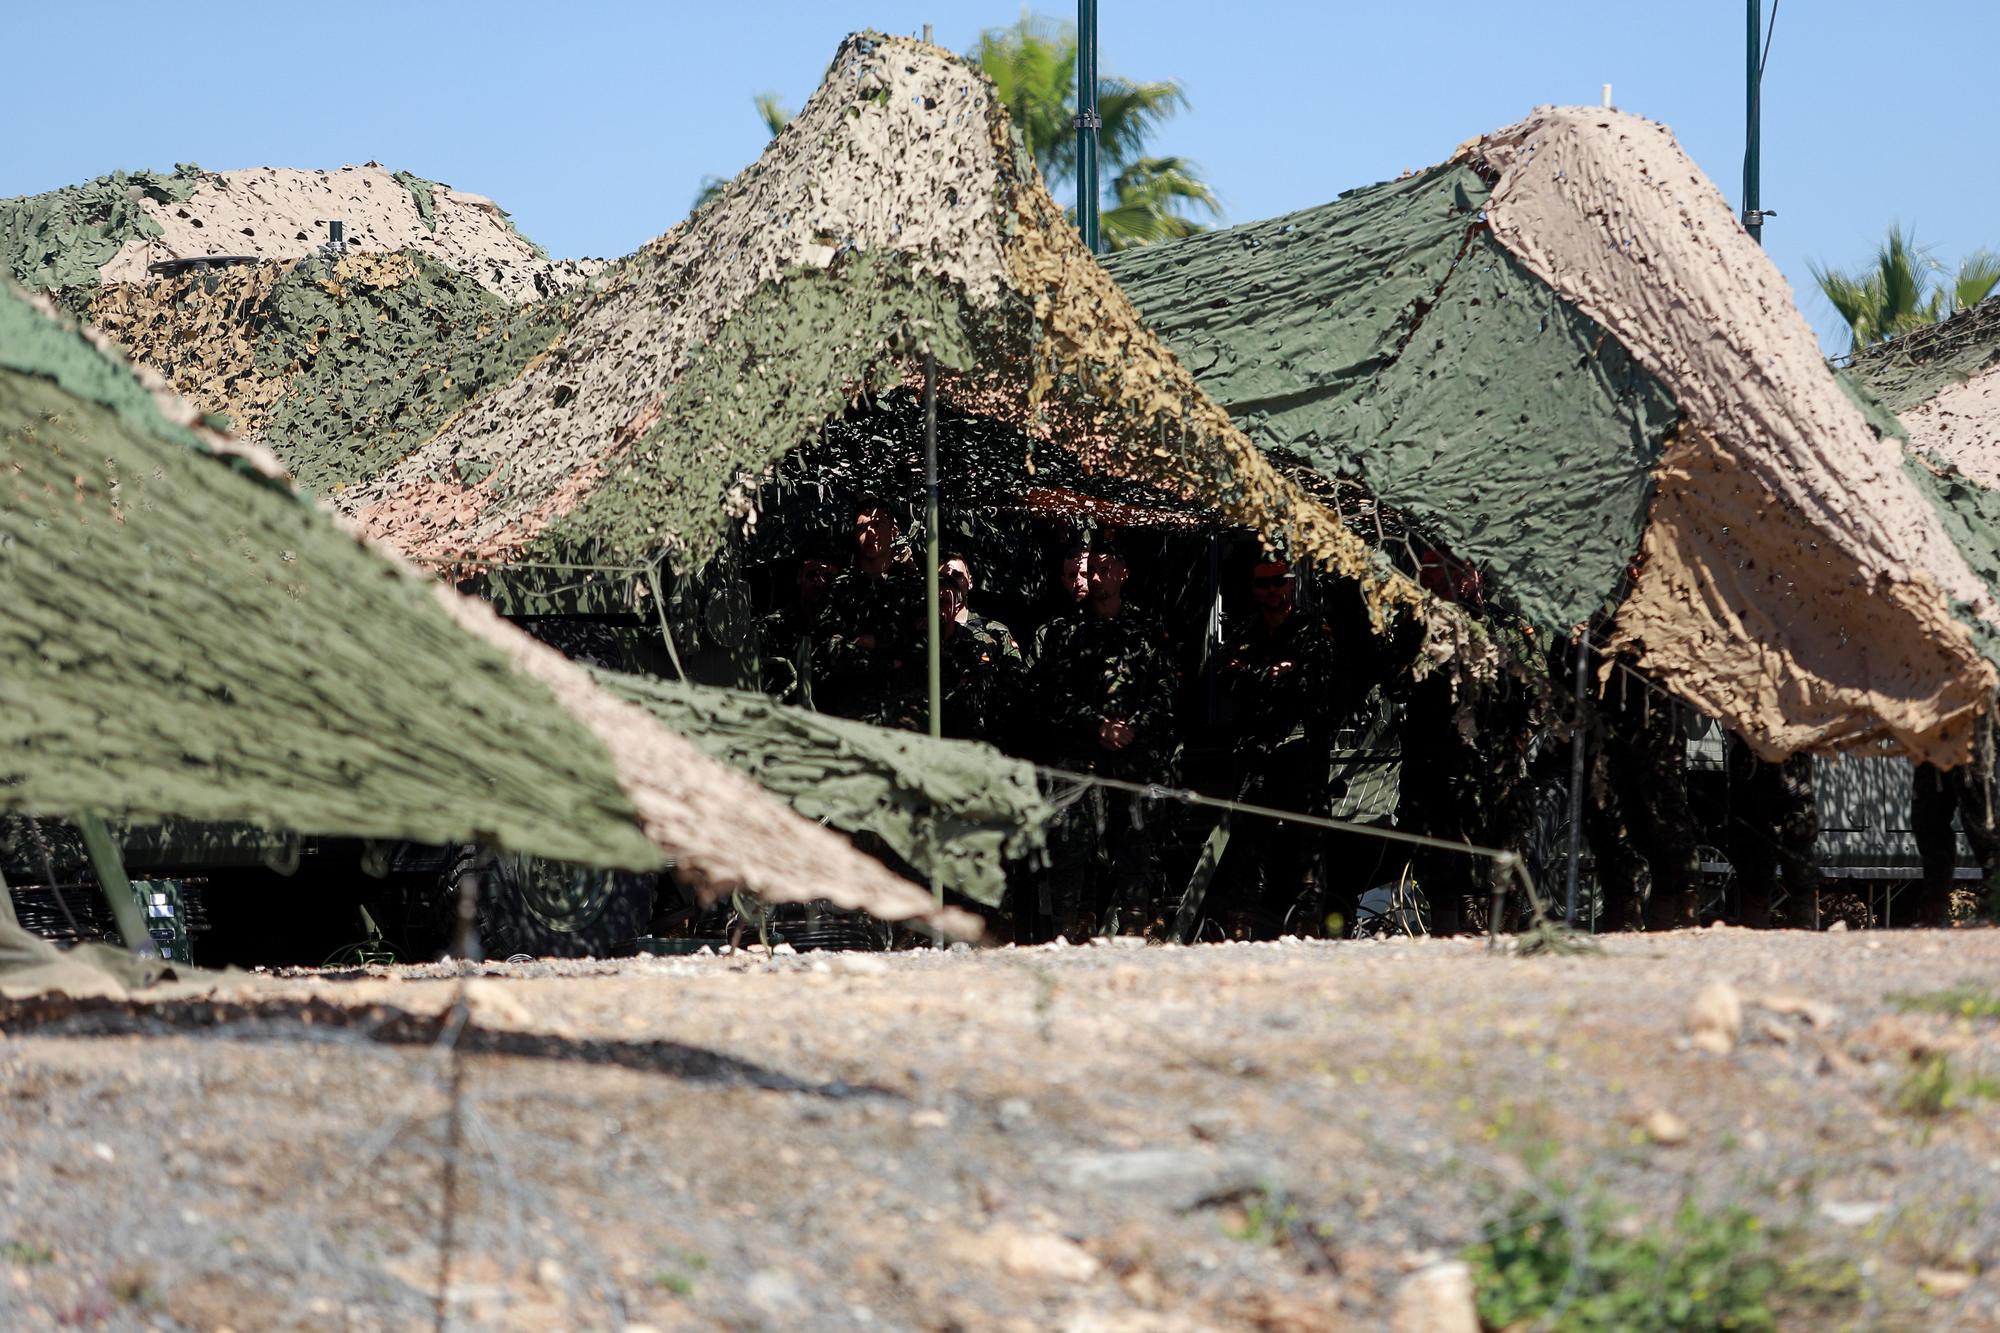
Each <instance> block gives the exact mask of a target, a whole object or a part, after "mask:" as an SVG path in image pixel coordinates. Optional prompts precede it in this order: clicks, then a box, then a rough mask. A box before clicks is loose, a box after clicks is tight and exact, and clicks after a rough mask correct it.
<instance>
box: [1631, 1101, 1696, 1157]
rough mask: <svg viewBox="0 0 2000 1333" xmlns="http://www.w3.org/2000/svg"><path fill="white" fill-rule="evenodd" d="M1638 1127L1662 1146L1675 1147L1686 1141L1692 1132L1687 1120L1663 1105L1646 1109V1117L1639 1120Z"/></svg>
mask: <svg viewBox="0 0 2000 1333" xmlns="http://www.w3.org/2000/svg"><path fill="white" fill-rule="evenodd" d="M1640 1127H1641V1128H1642V1129H1644V1130H1645V1131H1646V1137H1647V1138H1649V1139H1651V1140H1652V1141H1653V1142H1655V1143H1657V1144H1659V1145H1660V1146H1661V1147H1662V1148H1677V1147H1679V1146H1680V1145H1681V1144H1683V1143H1686V1142H1687V1141H1688V1136H1689V1134H1690V1133H1692V1131H1691V1130H1689V1128H1688V1122H1687V1121H1685V1120H1683V1119H1681V1118H1680V1117H1679V1116H1677V1115H1675V1114H1674V1113H1673V1112H1672V1111H1669V1110H1667V1109H1666V1108H1665V1107H1664V1106H1656V1107H1654V1108H1653V1109H1652V1110H1650V1111H1648V1112H1647V1113H1646V1118H1645V1119H1644V1120H1642V1121H1641V1122H1640Z"/></svg>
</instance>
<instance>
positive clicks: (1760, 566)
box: [1108, 108, 2000, 762]
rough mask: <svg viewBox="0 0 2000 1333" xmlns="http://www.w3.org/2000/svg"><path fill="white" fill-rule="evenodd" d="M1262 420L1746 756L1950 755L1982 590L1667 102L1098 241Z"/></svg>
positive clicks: (1140, 294) (1264, 439)
mask: <svg viewBox="0 0 2000 1333" xmlns="http://www.w3.org/2000/svg"><path fill="white" fill-rule="evenodd" d="M1108 266H1109V267H1110V269H1111V271H1112V273H1113V274H1114V276H1115V277H1116V278H1117V279H1118V280H1119V282H1120V283H1121V285H1123V286H1124V288H1125V290H1126V291H1127V292H1128V293H1129V294H1130V295H1131V296H1132V298H1133V300H1134V302H1135V303H1136V304H1137V306H1138V307H1139V309H1140V310H1141V312H1142V313H1143V314H1144V315H1145V316H1146V318H1147V319H1148V320H1149V322H1150V323H1151V324H1152V326H1153V327H1155V328H1157V329H1159V330H1160V331H1161V332H1162V334H1163V335H1164V336H1165V337H1166V338H1167V339H1168V341H1169V342H1170V343H1171V344H1172V345H1173V347H1174V349H1175V350H1176V351H1177V352H1178V353H1179V354H1180V356H1181V358H1182V359H1183V361H1184V362H1185V363H1186V364H1187V365H1188V366H1189V368H1190V369H1192V370H1193V371H1194V373H1195V374H1196V376H1197V377H1198V378H1199V379H1200V380H1201V382H1202V384H1203V386H1204V387H1206V388H1207V389H1208V390H1209V391H1210V392H1211V393H1213V394H1214V395H1215V397H1216V398H1217V399H1219V400H1220V401H1221V402H1222V403H1223V404H1224V405H1225V406H1226V407H1228V408H1229V410H1230V412H1231V414H1232V415H1233V416H1234V417H1235V418H1236V419H1237V421H1238V422H1239V424H1241V425H1242V426H1243V427H1244V428H1245V429H1246V430H1247V431H1248V432H1249V433H1250V435H1251V437H1252V438H1253V439H1254V440H1256V441H1257V442H1258V443H1259V444H1260V445H1263V446H1264V447H1266V448H1268V449H1272V450H1277V451H1285V452H1288V453H1291V454H1294V455H1296V456H1298V457H1301V458H1303V459H1304V460H1306V461H1307V462H1309V463H1310V464H1312V465H1313V466H1314V467H1316V468H1318V469H1320V470H1322V471H1325V472H1328V473H1334V474H1340V475H1350V476H1358V477H1360V478H1361V479H1363V480H1364V481H1365V482H1366V483H1367V484H1368V485H1369V486H1370V488H1371V489H1373V490H1374V491H1375V493H1376V494H1378V495H1379V496H1381V498H1382V499H1383V501H1384V502H1385V503H1389V504H1393V505H1397V506H1400V507H1402V508H1403V509H1405V510H1406V511H1408V512H1410V513H1411V514H1412V515H1413V516H1415V517H1416V518H1417V519H1419V520H1420V521H1421V522H1423V523H1425V524H1426V525H1428V526H1430V527H1431V528H1433V529H1434V530H1436V531H1437V532H1438V533H1439V535H1440V536H1441V537H1443V538H1444V539H1445V540H1446V541H1447V542H1448V543H1449V544H1450V546H1451V548H1452V550H1453V551H1454V553H1455V554H1457V555H1459V556H1461V557H1464V558H1466V559H1469V560H1472V561H1474V562H1475V563H1477V564H1479V565H1480V566H1482V567H1483V568H1484V569H1486V570H1487V571H1488V572H1489V573H1490V574H1492V575H1493V576H1495V577H1496V578H1497V580H1498V581H1499V582H1500V584H1501V585H1502V586H1503V587H1504V588H1505V590H1506V591H1507V592H1508V593H1510V594H1511V595H1512V597H1513V598H1514V599H1515V600H1516V601H1517V602H1518V603H1519V604H1520V606H1521V608H1522V610H1523V612H1524V613H1525V614H1527V615H1528V616H1529V617H1530V618H1531V619H1532V620H1534V621H1537V622H1539V623H1541V624H1542V625H1544V626H1547V627H1549V628H1552V629H1553V628H1567V627H1569V626H1573V625H1575V624H1578V623H1580V622H1582V621H1583V620H1585V619H1586V618H1588V617H1590V616H1591V615H1593V614H1595V613H1598V612H1600V611H1608V610H1610V609H1612V608H1616V614H1615V619H1614V620H1612V622H1611V631H1610V637H1611V638H1612V639H1613V640H1614V641H1615V642H1616V643H1617V644H1618V645H1619V646H1620V647H1622V648H1623V649H1624V650H1626V651H1628V652H1629V653H1631V654H1632V655H1633V656H1635V657H1636V658H1637V660H1638V661H1639V663H1640V665H1641V666H1642V668H1644V669H1645V670H1646V671H1648V672H1649V673H1650V674H1651V675H1652V676H1654V677H1655V678H1656V679H1658V680H1659V681H1661V682H1662V683H1663V684H1664V685H1666V686H1667V687H1668V688H1670V689H1672V690H1674V691H1675V692H1676V693H1678V694H1680V695H1681V696H1682V697H1684V698H1686V699H1687V700H1689V701H1690V702H1692V703H1694V704H1695V705H1696V706H1698V707H1700V708H1701V709H1702V710H1704V711H1706V712H1708V713H1711V714H1713V715H1715V716H1718V717H1720V718H1722V719H1723V720H1724V721H1726V722H1727V723H1729V724H1730V725H1731V726H1732V727H1734V728H1736V729H1737V730H1739V731H1741V732H1742V733H1743V734H1744V735H1745V736H1746V737H1747V738H1748V739H1749V740H1750V741H1751V742H1752V744H1754V745H1756V746H1757V747H1758V748H1759V749H1760V750H1761V751H1763V752H1764V753H1765V754H1767V755H1771V756H1777V755H1782V754H1786V753H1790V752H1793V751H1797V750H1802V749H1837V748H1843V747H1853V746H1860V745H1864V744H1869V743H1872V742H1875V741H1879V740H1888V741H1891V742H1893V743H1894V744H1896V745H1897V746H1899V747H1900V748H1902V749H1903V750H1905V751H1906V752H1908V753H1910V754H1912V755H1917V756H1920V757H1925V758H1937V759H1942V760H1945V761H1947V762H1949V761H1952V760H1955V759H1956V758H1958V757H1961V756H1963V755H1964V754H1965V753H1966V749H1967V746H1968V745H1969V742H1970V726H1971V719H1972V717H1973V715H1974V714H1975V713H1976V712H1977V711H1978V709H1979V708H1981V707H1982V706H1983V704H1984V700H1985V699H1986V697H1987V696H1988V695H1989V694H1990V692H1991V690H1992V688H1993V683H1994V671H1993V668H1992V666H1991V664H1990V663H1989V661H1988V660H1987V658H1986V657H1985V656H1983V655H1982V653H1981V650H1980V645H1981V644H1982V643H1985V642H1989V641H1990V639H1989V636H1990V635H1991V634H1992V633H1993V631H1994V630H1995V629H2000V602H1996V600H1995V598H1994V596H1993V594H1992V592H1991V591H1990V590H1989V588H1988V587H1987V585H1986V583H1985V582H1984V581H1983V580H1982V579H1981V578H1980V577H1979V576H1978V575H1977V574H1976V573H1975V572H1974V570H1973V569H1972V567H1971V566H1970V565H1969V564H1968V562H1967V560H1966V558H1965V556H1964V554H1963V553H1962V552H1961V550H1960V548H1959V546H1958V545H1957V544H1956V543H1955V542H1954V541H1953V540H1952V537H1951V535H1950V534H1949V532H1948V531H1947V529H1946V526H1945V524H1944V522H1943V521H1942V520H1941V519H1940V517H1939V515H1938V513H1937V511H1936V510H1935V508H1934V507H1933V506H1932V505H1931V504H1929V503H1928V502H1927V501H1926V499H1925V498H1924V496H1923V495H1922V494H1921V493H1920V491H1919V489H1918V486H1917V484H1916V483H1915V482H1913V481H1912V480H1911V478H1910V477H1909V476H1908V475H1907V474H1906V473H1905V471H1904V468H1903V465H1902V458H1901V451H1900V448H1899V446H1898V445H1896V444H1895V443H1894V442H1893V441H1885V440H1882V439H1880V438H1878V436H1877V434H1876V433H1875V432H1874V431H1873V430H1872V429H1871V428H1870V426H1869V423H1868V420H1867V418H1866V415H1865V413H1864V411H1863V409H1862V407H1861V406H1860V405H1859V404H1857V403H1856V402H1855V401H1854V400H1853V399H1852V398H1851V397H1850V396H1849V395H1848V394H1846V393H1844V392H1843V390H1842V387H1841V386H1840V384H1839V383H1838V382H1837V381H1836V380H1835V378H1834V377H1833V375H1832V374H1831V373H1830V372H1829V371H1828V369H1827V367H1826V366H1825V364H1824V362H1823V361H1822V360H1821V358H1820V356H1819V353H1818V348H1817V343H1816V340H1815V339H1814V338H1813V335H1812V333H1811V331H1810V329H1808V328H1807V326H1806V323H1805V320H1804V319H1803V317H1802V316H1801V315H1800V314H1799V313H1798V311H1797V309H1796V307H1795V306H1794V305H1793V303H1792V300H1791V297H1790V293H1789V292H1788V290H1787V289H1786V287H1785V284H1784V280H1783V278H1782V277H1781V276H1780V275H1779V274H1778V272H1777V270H1776V269H1775V267H1773V266H1772V264H1771V263H1770V261H1769V259H1768V258H1767V257H1766V256H1765V255H1764V253H1763V251H1762V250H1761V249H1760V248H1759V247H1758V246H1757V245H1756V244H1755V243H1754V242H1753V241H1751V240H1750V238H1749V236H1748V235H1747V234H1746V233H1744V231H1743V230H1742V228H1741V227H1740V226H1739V225H1738V224H1737V223H1736V221H1735V219H1734V217H1733V215H1732V213H1731V211H1730V209H1729V206H1728V204H1727V203H1726V202H1725V201H1724V199H1723V198H1722V195H1721V194H1720V192H1719V191H1717V190H1716V188H1715V187H1714V185H1713V184H1712V183H1710V182H1709V181H1708V180H1707V179H1706V178H1705V177H1703V176H1702V174H1701V173H1700V171H1699V170H1698V169H1697V168H1696V167H1695V166H1694V164H1693V163H1692V162H1691V161H1690V160H1689V159H1688V157H1687V156H1686V154H1685V153H1683V152H1682V151H1681V149H1680V147H1679V145H1678V144H1677V143H1675V141H1674V139H1673V136H1672V135H1671V133H1669V132H1668V131H1667V130H1666V128H1665V127H1663V126H1660V125H1656V124H1653V123H1651V122H1648V121H1645V120H1642V119H1640V118H1639V117H1636V116H1631V115H1625V114H1621V113H1618V112H1611V111H1601V110H1596V109H1583V108H1543V109H1541V110H1538V111H1536V112H1535V113H1534V114H1533V115H1532V116H1530V117H1529V118H1528V119H1527V120H1524V121H1522V122H1521V123H1520V124H1518V125H1514V126H1511V127H1509V128H1507V129H1504V130H1501V131H1499V132H1497V133H1494V134H1490V135H1487V136H1485V137H1483V138H1480V139H1476V140H1473V141H1471V142H1469V143H1468V144H1466V145H1464V146H1463V147H1462V148H1461V149H1460V150H1459V151H1458V152H1457V153H1456V154H1455V155H1454V156H1453V157H1452V159H1451V160H1450V161H1448V162H1446V163H1444V164H1443V165H1441V166H1438V167H1435V168H1432V169H1430V170H1428V171H1424V172H1419V173H1417V174H1415V175H1413V176H1409V177H1407V178H1405V179H1402V180H1398V181H1394V182H1390V183H1387V184H1383V185H1378V186H1374V187H1371V188H1369V189H1364V190H1357V191H1354V192H1352V193H1350V194H1348V195H1344V196H1342V197H1341V198H1340V199H1338V200H1336V201H1335V202H1334V203H1331V204H1328V205H1325V206H1324V207H1321V208H1316V209H1308V210H1306V211H1305V212H1302V213H1297V214H1293V215H1291V216H1288V217H1284V218H1279V219H1275V220H1273V221H1270V222H1264V223H1257V224H1253V225H1250V226H1245V227H1236V228H1231V229H1228V230H1225V231H1221V232H1216V233H1211V234H1208V235H1205V236H1201V237H1197V238H1194V239H1191V240H1187V241H1182V242H1177V243H1174V244H1171V245H1165V246H1156V247H1148V248H1146V249H1143V250H1138V251H1133V252H1129V253H1127V254H1124V255H1120V256H1116V257H1114V258H1113V259H1112V260H1110V261H1109V265H1108Z"/></svg>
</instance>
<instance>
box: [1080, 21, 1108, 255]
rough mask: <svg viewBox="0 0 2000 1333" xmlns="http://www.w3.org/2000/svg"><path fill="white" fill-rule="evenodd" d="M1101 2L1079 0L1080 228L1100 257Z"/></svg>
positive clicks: (1087, 244) (1086, 245)
mask: <svg viewBox="0 0 2000 1333" xmlns="http://www.w3.org/2000/svg"><path fill="white" fill-rule="evenodd" d="M1103 124H1104V122H1103V121H1102V120H1101V119H1100V118H1099V117H1098V114H1097V0H1076V225H1077V227H1078V228H1079V229H1080V230H1081V231H1082V232H1083V247H1084V249H1086V250H1088V251H1090V252H1091V253H1092V254H1096V253H1097V131H1098V129H1099V128H1100V127H1102V125H1103Z"/></svg>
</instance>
